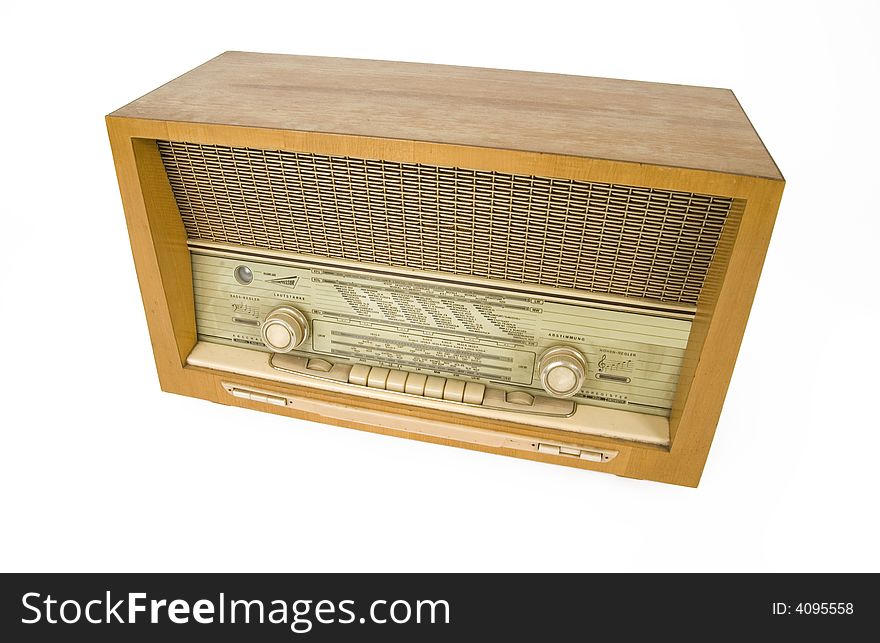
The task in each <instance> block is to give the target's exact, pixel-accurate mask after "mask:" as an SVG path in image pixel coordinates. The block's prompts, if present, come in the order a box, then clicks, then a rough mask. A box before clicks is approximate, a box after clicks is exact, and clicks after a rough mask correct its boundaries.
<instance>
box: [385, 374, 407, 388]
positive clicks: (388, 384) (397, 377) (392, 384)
mask: <svg viewBox="0 0 880 643" xmlns="http://www.w3.org/2000/svg"><path fill="white" fill-rule="evenodd" d="M408 375H409V373H407V372H406V371H391V372H390V373H388V379H387V380H385V390H386V391H397V392H398V393H403V392H404V391H406V378H407V376H408Z"/></svg>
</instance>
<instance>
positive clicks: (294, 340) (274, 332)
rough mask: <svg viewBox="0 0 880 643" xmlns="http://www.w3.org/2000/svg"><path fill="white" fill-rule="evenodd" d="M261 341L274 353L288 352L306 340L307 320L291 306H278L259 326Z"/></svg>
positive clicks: (307, 334) (307, 333)
mask: <svg viewBox="0 0 880 643" xmlns="http://www.w3.org/2000/svg"><path fill="white" fill-rule="evenodd" d="M260 335H262V337H263V343H264V344H266V346H268V347H269V348H271V349H272V350H273V351H275V352H276V353H288V352H290V351H292V350H293V349H294V348H296V347H297V346H299V345H300V344H302V343H303V342H304V341H306V338H307V337H308V336H309V321H308V320H307V319H306V316H305V315H303V314H302V312H300V311H299V310H297V309H296V308H294V307H293V306H278V308H275V309H274V310H273V311H272V312H270V313H269V314H268V315H266V320H265V321H264V322H263V326H262V327H261V328H260Z"/></svg>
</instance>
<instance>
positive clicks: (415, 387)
mask: <svg viewBox="0 0 880 643" xmlns="http://www.w3.org/2000/svg"><path fill="white" fill-rule="evenodd" d="M427 381H428V376H427V375H422V374H421V373H410V374H409V377H407V378H406V389H405V392H406V393H409V394H410V395H424V394H425V382H427Z"/></svg>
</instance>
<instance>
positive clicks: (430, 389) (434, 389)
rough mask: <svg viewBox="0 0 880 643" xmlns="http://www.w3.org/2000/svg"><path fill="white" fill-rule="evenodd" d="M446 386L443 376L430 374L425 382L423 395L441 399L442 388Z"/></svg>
mask: <svg viewBox="0 0 880 643" xmlns="http://www.w3.org/2000/svg"><path fill="white" fill-rule="evenodd" d="M445 388H446V378H445V377H435V376H433V375H432V376H431V377H429V378H428V380H427V381H426V382H425V397H433V398H436V399H438V400H442V399H443V389H445Z"/></svg>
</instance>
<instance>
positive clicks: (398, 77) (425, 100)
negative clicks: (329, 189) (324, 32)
mask: <svg viewBox="0 0 880 643" xmlns="http://www.w3.org/2000/svg"><path fill="white" fill-rule="evenodd" d="M113 115H114V116H118V117H126V118H140V119H150V120H164V121H177V122H186V123H203V124H211V125H240V126H245V127H259V128H268V129H274V130H295V131H307V132H323V133H327V134H342V135H351V136H369V137H374V138H383V139H398V140H407V141H422V142H429V143H447V144H455V145H463V146H472V147H488V148H498V149H505V150H519V151H525V152H538V153H546V154H557V155H565V156H575V157H584V158H594V159H606V160H614V161H623V162H629V163H638V164H651V165H658V166H666V167H681V168H690V169H700V170H707V171H714V172H727V173H731V174H741V175H746V176H756V177H764V178H771V179H781V178H782V175H781V174H780V173H779V170H778V169H777V167H776V165H775V163H774V162H773V159H772V158H771V157H770V155H769V154H768V153H767V150H766V148H765V147H764V145H763V143H762V142H761V140H760V138H759V137H758V135H757V133H756V132H755V130H754V128H753V127H752V125H751V123H750V122H749V120H748V118H747V117H746V115H745V114H744V113H743V110H742V108H741V107H740V105H739V103H738V102H737V100H736V98H735V97H734V95H733V93H732V92H731V91H730V90H727V89H716V88H708V87H688V86H683V85H667V84H660V83H644V82H634V81H622V80H613V79H606V78H589V77H583V76H566V75H561V74H543V73H534V72H521V71H506V70H496V69H481V68H475V67H453V66H448V65H426V64H417V63H400V62H388V61H373V60H353V59H346V58H320V57H309V56H285V55H277V54H255V53H247V52H226V53H224V54H222V55H220V56H218V57H216V58H214V59H213V60H211V61H209V62H207V63H205V64H204V65H202V66H200V67H197V68H196V69H194V70H192V71H190V72H188V73H186V74H184V75H183V76H181V77H179V78H177V79H176V80H173V81H171V82H170V83H168V84H166V85H163V86H162V87H160V88H158V89H156V90H155V91H153V92H150V93H149V94H147V95H146V96H143V97H142V98H140V99H138V100H136V101H134V102H132V103H130V104H129V105H126V106H125V107H123V108H121V109H119V110H117V111H116V112H114V113H113Z"/></svg>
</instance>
